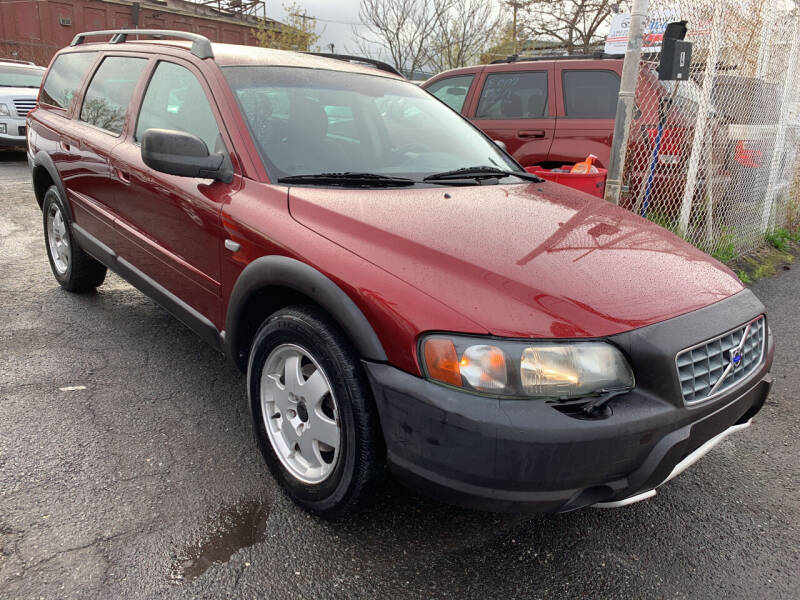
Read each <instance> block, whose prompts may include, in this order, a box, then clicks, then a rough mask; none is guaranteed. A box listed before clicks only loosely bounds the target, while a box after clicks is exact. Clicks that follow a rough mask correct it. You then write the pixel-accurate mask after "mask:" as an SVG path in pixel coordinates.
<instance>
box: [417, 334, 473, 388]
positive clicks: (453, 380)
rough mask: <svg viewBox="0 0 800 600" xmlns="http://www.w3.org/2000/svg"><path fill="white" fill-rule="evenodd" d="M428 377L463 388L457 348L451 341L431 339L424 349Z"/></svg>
mask: <svg viewBox="0 0 800 600" xmlns="http://www.w3.org/2000/svg"><path fill="white" fill-rule="evenodd" d="M423 354H424V357H425V367H426V369H427V371H428V376H429V377H430V378H431V379H436V380H438V381H441V382H442V383H449V384H450V385H457V386H458V387H461V386H462V385H463V384H462V383H461V371H460V369H459V364H458V354H456V347H455V345H454V344H453V342H451V341H450V340H445V339H442V338H429V339H427V340H425V346H424V348H423Z"/></svg>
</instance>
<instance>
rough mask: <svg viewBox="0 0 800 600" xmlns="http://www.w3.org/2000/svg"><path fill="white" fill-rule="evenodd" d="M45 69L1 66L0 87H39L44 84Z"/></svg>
mask: <svg viewBox="0 0 800 600" xmlns="http://www.w3.org/2000/svg"><path fill="white" fill-rule="evenodd" d="M42 77H44V69H34V68H32V67H10V66H5V65H4V66H0V87H29V88H38V87H39V86H40V85H42Z"/></svg>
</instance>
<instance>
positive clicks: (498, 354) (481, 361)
mask: <svg viewBox="0 0 800 600" xmlns="http://www.w3.org/2000/svg"><path fill="white" fill-rule="evenodd" d="M458 364H459V367H460V369H461V375H463V376H464V379H466V380H467V382H468V383H469V384H470V385H471V386H472V387H474V388H475V389H476V390H481V391H483V392H500V391H503V390H504V389H505V388H506V383H507V382H508V372H507V370H506V357H505V355H504V354H503V351H502V350H500V348H498V347H497V346H488V345H485V344H481V345H477V346H470V347H469V348H467V349H466V350H464V354H463V355H462V356H461V360H460V361H459V363H458Z"/></svg>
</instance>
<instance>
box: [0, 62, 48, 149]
mask: <svg viewBox="0 0 800 600" xmlns="http://www.w3.org/2000/svg"><path fill="white" fill-rule="evenodd" d="M45 71H46V69H45V68H44V67H38V66H36V65H35V64H33V63H32V62H26V61H21V60H13V59H9V58H0V148H24V147H25V146H26V141H25V116H26V115H27V114H28V111H29V110H31V109H32V108H33V107H34V106H36V98H37V96H38V95H39V86H40V85H41V84H42V77H44V72H45Z"/></svg>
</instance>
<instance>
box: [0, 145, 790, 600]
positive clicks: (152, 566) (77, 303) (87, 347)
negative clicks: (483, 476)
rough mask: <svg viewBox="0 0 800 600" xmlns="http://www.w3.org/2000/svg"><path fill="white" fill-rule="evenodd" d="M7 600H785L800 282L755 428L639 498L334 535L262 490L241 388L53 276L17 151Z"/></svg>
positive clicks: (413, 502)
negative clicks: (613, 505)
mask: <svg viewBox="0 0 800 600" xmlns="http://www.w3.org/2000/svg"><path fill="white" fill-rule="evenodd" d="M0 190H1V191H0V348H2V349H1V350H0V357H2V358H0V597H1V598H9V599H10V598H48V599H50V598H102V599H107V598H281V599H282V598H378V597H391V598H458V599H462V598H573V597H574V598H722V597H724V598H748V599H751V598H797V597H800V530H799V529H800V461H799V460H798V457H799V456H800V437H799V436H798V435H797V431H798V424H800V404H798V400H797V397H796V390H798V389H800V370H798V369H797V357H798V355H800V335H799V334H800V313H799V312H798V304H797V298H798V295H800V268H792V269H791V270H788V271H783V272H781V273H779V275H778V276H776V277H773V278H771V279H767V280H763V281H761V282H759V283H757V284H756V285H755V286H754V290H755V292H756V293H757V295H758V296H759V297H760V298H761V299H762V301H763V302H764V303H765V304H766V305H767V308H768V314H769V317H770V319H771V327H772V329H773V331H774V333H775V335H776V338H777V350H776V359H775V365H774V369H773V375H774V377H775V385H774V388H773V392H772V395H771V397H770V399H769V400H768V402H767V405H766V406H765V408H764V410H763V411H762V412H761V414H760V415H759V416H758V417H757V419H756V420H755V423H754V426H753V427H751V428H750V429H748V430H746V431H744V432H743V433H741V434H739V435H736V436H732V437H730V438H728V439H727V440H726V441H724V442H723V443H722V444H721V445H720V446H719V447H718V448H717V449H715V450H714V451H713V452H712V453H711V454H710V455H708V456H707V457H706V458H705V459H704V460H702V461H701V462H700V463H698V464H697V465H695V466H694V467H693V468H692V469H690V470H689V471H688V472H686V473H685V474H683V475H681V476H680V477H679V478H677V479H676V480H674V481H673V482H671V483H670V484H669V485H667V486H665V487H664V488H662V489H661V490H660V491H659V493H658V495H657V496H656V497H655V498H653V499H651V500H649V501H646V502H642V503H640V504H636V505H633V506H629V507H626V508H623V509H618V510H613V511H607V510H593V509H589V510H582V511H579V512H576V513H571V514H563V515H557V516H549V517H542V516H531V515H495V514H487V513H480V512H473V511H467V510H462V509H458V508H453V507H450V506H446V505H442V504H439V503H436V502H434V501H431V500H428V499H425V498H422V497H420V496H418V495H416V494H413V493H411V492H408V491H406V490H405V489H404V488H402V487H400V486H398V485H389V486H387V489H386V490H385V491H384V492H383V493H382V496H381V498H380V499H379V501H378V502H377V503H376V505H375V506H374V508H372V509H371V510H370V511H369V512H367V513H366V514H363V515H361V516H359V517H358V518H355V519H352V520H350V521H348V522H345V523H339V524H331V523H327V522H324V521H321V520H319V519H317V518H315V517H312V516H310V515H308V514H306V513H304V512H303V511H302V510H300V509H299V508H297V507H295V506H294V505H293V504H292V503H291V502H290V501H289V500H288V499H287V498H285V497H284V496H283V495H282V493H281V491H280V489H279V488H278V486H277V484H276V483H275V482H274V481H273V480H272V478H271V477H270V475H269V474H268V472H267V470H266V468H265V467H264V465H263V463H262V459H261V457H260V455H259V453H258V450H257V448H256V444H255V442H254V440H253V437H252V433H251V427H250V423H249V413H248V411H247V409H246V407H245V404H244V402H243V399H244V397H245V386H244V378H243V377H242V376H241V375H240V374H239V372H238V371H237V370H236V369H235V368H234V367H232V366H231V365H229V364H228V363H227V362H226V361H225V359H224V358H223V357H222V356H221V355H218V354H216V353H215V352H214V351H213V350H211V349H210V348H208V347H206V346H205V345H204V344H203V342H201V341H200V339H198V338H197V337H195V335H194V334H193V333H191V332H190V331H189V330H187V329H186V328H185V327H183V326H182V325H181V324H180V323H179V322H178V321H176V320H175V319H174V318H172V317H171V316H170V315H169V314H167V313H166V312H165V311H164V310H162V309H161V308H160V307H159V306H158V305H156V304H155V303H154V302H153V301H151V300H149V299H148V298H146V297H145V296H143V295H142V294H140V293H139V292H138V291H136V290H134V289H133V288H132V287H130V286H129V285H128V284H126V283H125V282H123V281H122V280H121V279H119V278H118V277H116V276H113V275H111V276H109V278H108V279H107V280H106V283H105V284H104V285H103V286H102V287H101V288H100V289H99V290H98V292H97V293H96V294H91V295H84V296H77V295H71V294H68V293H66V292H64V291H62V290H61V289H60V288H59V287H58V285H57V284H56V281H55V280H54V279H53V277H52V275H51V274H50V270H49V267H48V264H47V259H46V256H45V250H44V244H43V242H42V235H41V213H40V212H39V210H38V208H37V206H36V203H35V200H34V198H33V194H32V191H31V186H30V182H29V175H28V170H27V165H26V163H25V161H24V155H21V154H12V153H3V154H0Z"/></svg>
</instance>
